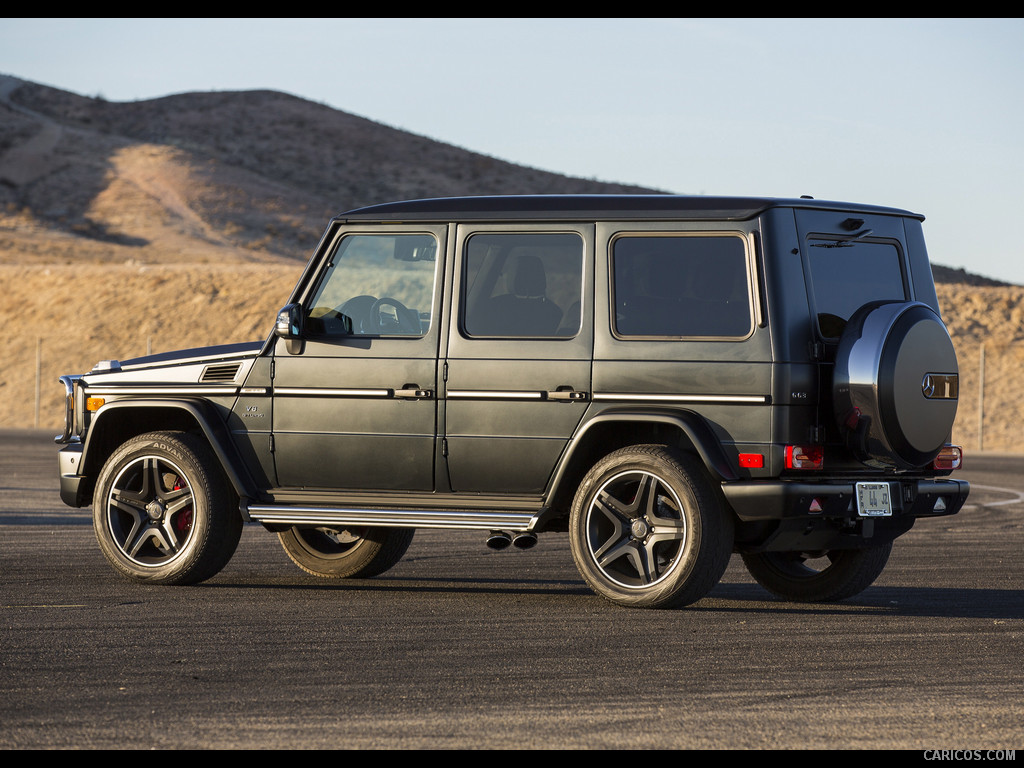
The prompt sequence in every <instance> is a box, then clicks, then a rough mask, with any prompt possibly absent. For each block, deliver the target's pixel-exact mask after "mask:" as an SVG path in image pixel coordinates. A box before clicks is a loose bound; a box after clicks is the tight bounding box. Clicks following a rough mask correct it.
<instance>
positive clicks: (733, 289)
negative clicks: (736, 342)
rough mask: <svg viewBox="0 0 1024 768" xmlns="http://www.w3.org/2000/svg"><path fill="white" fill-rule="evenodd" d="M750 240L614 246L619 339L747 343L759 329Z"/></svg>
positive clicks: (637, 241)
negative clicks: (755, 328)
mask: <svg viewBox="0 0 1024 768" xmlns="http://www.w3.org/2000/svg"><path fill="white" fill-rule="evenodd" d="M747 265H748V260H747V247H746V241H745V240H744V239H743V238H741V237H738V236H735V235H689V234H687V235H656V236H655V235H625V236H620V237H618V238H616V239H615V240H614V242H613V244H612V300H613V304H614V307H615V313H614V317H613V320H612V322H613V328H612V330H613V332H614V334H615V335H616V336H617V337H619V338H693V337H699V338H724V339H740V338H745V337H746V336H748V335H749V334H750V333H751V331H752V330H753V320H752V313H751V303H750V279H749V274H748V266H747Z"/></svg>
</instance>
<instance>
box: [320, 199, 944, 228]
mask: <svg viewBox="0 0 1024 768" xmlns="http://www.w3.org/2000/svg"><path fill="white" fill-rule="evenodd" d="M769 208H814V209H824V210H836V211H853V212H860V213H879V214H888V215H894V216H912V217H914V218H917V219H922V220H923V219H924V217H923V216H921V215H920V214H916V213H911V212H910V211H905V210H902V209H899V208H889V207H885V206H878V205H862V204H859V203H844V202H837V201H831V200H815V199H813V198H810V197H799V198H773V197H714V196H706V195H480V196H466V197H437V198H424V199H420V200H404V201H400V202H393V203H381V204H379V205H370V206H366V207H363V208H356V209H354V210H351V211H347V212H345V213H342V214H340V215H339V216H337V217H336V219H337V220H341V221H389V222H394V221H451V220H479V219H486V220H489V221H499V220H500V221H523V220H536V219H541V220H575V221H579V220H584V221H586V220H605V219H612V220H614V219H636V220H644V219H650V220H659V219H715V220H721V221H743V220H746V219H751V218H753V217H755V216H757V215H758V214H760V213H762V212H763V211H766V210H768V209H769Z"/></svg>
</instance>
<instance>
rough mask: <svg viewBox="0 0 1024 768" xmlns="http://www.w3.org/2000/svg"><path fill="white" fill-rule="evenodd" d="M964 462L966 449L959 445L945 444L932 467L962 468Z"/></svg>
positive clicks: (945, 469) (939, 468)
mask: <svg viewBox="0 0 1024 768" xmlns="http://www.w3.org/2000/svg"><path fill="white" fill-rule="evenodd" d="M963 463H964V450H963V448H961V447H960V446H959V445H944V446H942V450H940V451H939V455H938V456H936V457H935V460H934V461H933V462H932V469H938V470H943V471H948V470H951V469H960V467H961V465H962V464H963Z"/></svg>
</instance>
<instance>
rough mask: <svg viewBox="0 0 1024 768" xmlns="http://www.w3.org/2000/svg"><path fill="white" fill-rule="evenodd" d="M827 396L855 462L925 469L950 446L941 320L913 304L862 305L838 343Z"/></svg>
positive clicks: (949, 366)
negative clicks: (924, 467)
mask: <svg viewBox="0 0 1024 768" xmlns="http://www.w3.org/2000/svg"><path fill="white" fill-rule="evenodd" d="M832 397H833V409H834V413H835V418H836V424H837V426H838V427H839V431H840V434H842V435H843V437H844V439H845V441H846V443H847V445H848V446H849V448H850V449H851V450H852V451H853V453H854V455H855V456H856V457H857V458H858V460H860V461H861V462H862V463H864V464H866V465H867V466H871V467H875V468H895V469H914V468H917V467H923V466H926V465H928V464H930V463H931V461H932V460H933V459H934V458H935V457H936V456H937V455H938V453H939V451H940V450H941V448H942V447H943V446H944V445H945V444H946V442H947V440H948V439H949V435H950V433H951V431H952V429H953V421H954V419H955V418H956V410H957V401H958V397H959V373H958V368H957V361H956V352H955V350H954V349H953V342H952V341H951V340H950V338H949V333H948V332H947V331H946V326H945V325H943V323H942V319H941V318H940V317H939V316H938V315H937V314H936V313H935V312H934V311H933V310H932V309H931V308H930V307H928V306H927V305H925V304H922V303H920V302H874V303H870V304H865V305H864V306H863V307H861V308H860V309H858V310H857V311H856V312H855V313H854V314H853V317H851V318H850V322H849V323H848V324H847V326H846V328H845V330H844V331H843V334H842V336H841V337H840V339H839V346H838V348H837V350H836V364H835V374H834V379H833V395H832Z"/></svg>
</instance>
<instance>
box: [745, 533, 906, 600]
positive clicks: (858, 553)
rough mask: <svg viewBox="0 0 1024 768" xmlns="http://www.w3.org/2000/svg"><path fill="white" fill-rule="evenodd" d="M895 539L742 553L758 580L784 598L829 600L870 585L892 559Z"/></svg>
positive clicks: (854, 593) (837, 598)
mask: <svg viewBox="0 0 1024 768" xmlns="http://www.w3.org/2000/svg"><path fill="white" fill-rule="evenodd" d="M891 551H892V542H889V543H887V544H882V545H878V546H874V547H868V548H867V549H834V550H831V551H828V552H758V553H754V554H745V555H743V563H744V565H746V566H747V570H748V571H749V572H750V575H751V576H753V577H754V579H756V580H757V583H758V584H760V585H761V586H762V587H764V588H765V589H767V590H768V591H769V592H771V593H772V594H774V595H776V596H778V597H781V598H783V599H785V600H792V601H795V602H803V603H819V602H830V601H833V600H842V599H844V598H847V597H852V596H853V595H856V594H858V593H860V592H863V591H864V590H865V589H867V588H868V587H870V586H871V585H872V584H873V583H874V581H875V579H877V578H878V577H879V575H880V574H881V573H882V571H883V570H884V569H885V565H886V563H887V562H888V561H889V553H890V552H891Z"/></svg>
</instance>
